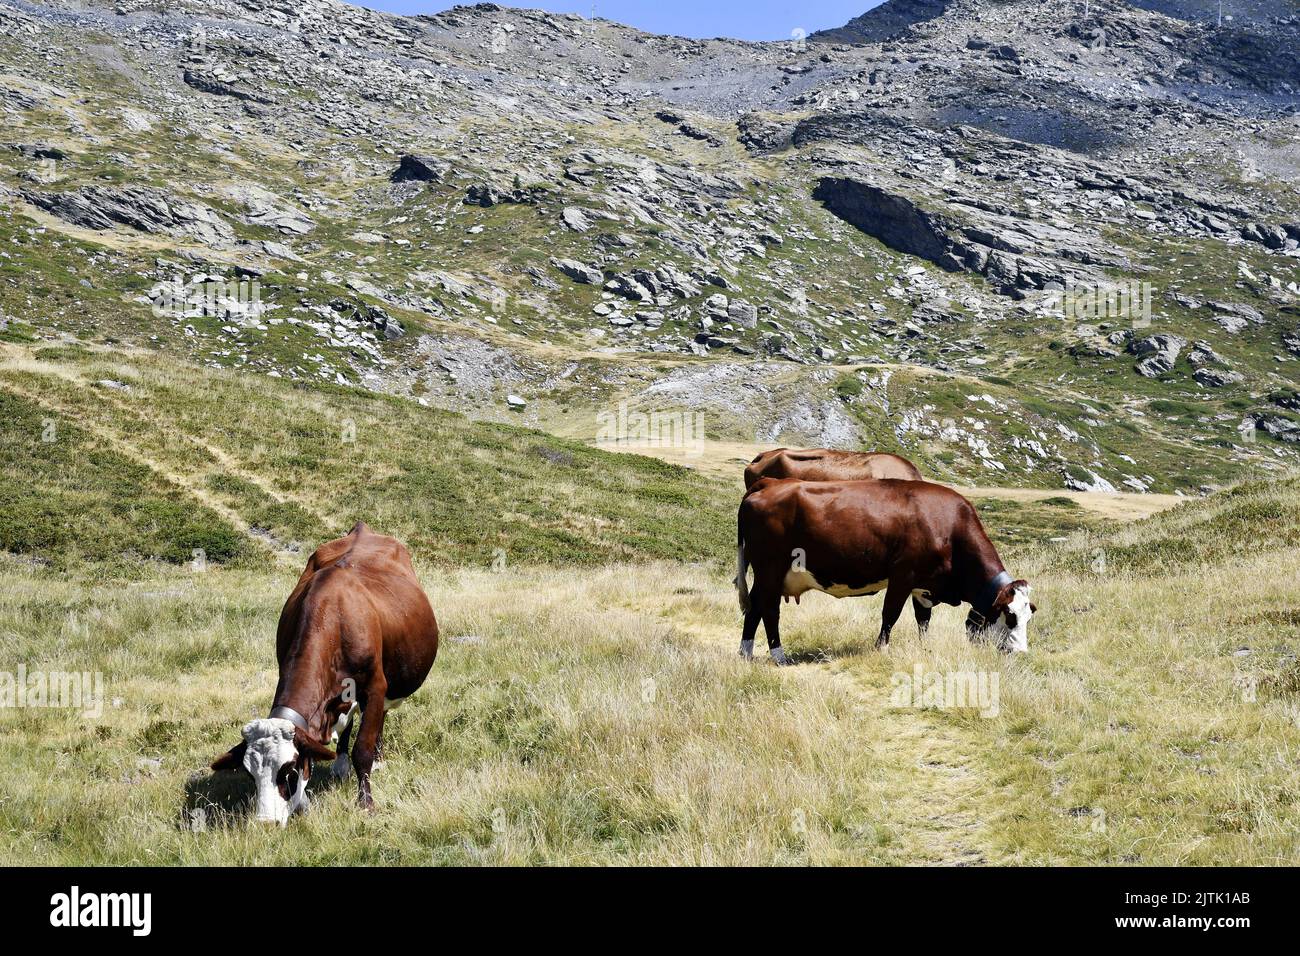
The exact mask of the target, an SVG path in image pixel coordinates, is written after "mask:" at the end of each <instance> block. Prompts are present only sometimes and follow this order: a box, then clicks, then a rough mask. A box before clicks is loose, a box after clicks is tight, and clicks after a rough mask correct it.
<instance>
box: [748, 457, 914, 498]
mask: <svg viewBox="0 0 1300 956" xmlns="http://www.w3.org/2000/svg"><path fill="white" fill-rule="evenodd" d="M761 478H798V479H800V480H802V481H864V480H868V479H877V480H878V479H884V478H898V479H901V480H904V481H920V480H921V472H920V471H919V470H918V469H917V467H916V466H915V465H914V464H912V463H911V462H910V461H908V460H907V459H906V458H904V457H902V456H901V455H894V454H890V453H889V452H879V451H866V452H864V451H837V450H835V449H833V448H776V449H773V450H772V451H765V452H763V453H762V454H761V455H759V456H757V457H756V458H755V459H754V460H753V461H752V462H750V463H749V466H748V467H747V468H746V469H745V488H746V489H749V488H752V487H753V486H754V483H755V482H757V481H758V480H759V479H761Z"/></svg>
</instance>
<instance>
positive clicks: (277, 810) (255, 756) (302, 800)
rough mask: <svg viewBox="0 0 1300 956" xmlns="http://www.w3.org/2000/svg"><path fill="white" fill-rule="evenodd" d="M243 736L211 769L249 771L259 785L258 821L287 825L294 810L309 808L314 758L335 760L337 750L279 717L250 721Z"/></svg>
mask: <svg viewBox="0 0 1300 956" xmlns="http://www.w3.org/2000/svg"><path fill="white" fill-rule="evenodd" d="M243 736H244V741H243V743H241V744H238V745H237V746H235V747H234V748H233V749H231V750H230V751H229V752H227V753H225V754H223V755H222V756H220V757H218V758H217V759H216V760H215V761H214V762H213V764H212V769H213V770H239V769H243V770H245V771H247V772H248V773H249V774H250V775H251V776H252V778H253V783H254V785H255V786H256V787H257V820H258V822H261V823H278V824H280V826H284V825H285V824H287V823H288V822H289V817H290V816H291V815H292V814H294V813H300V812H301V811H303V810H305V809H307V781H308V779H309V778H310V777H311V764H312V760H313V759H318V760H333V759H334V753H333V752H332V751H331V750H329V749H328V748H326V747H324V746H322V745H321V744H318V743H316V742H315V741H312V740H311V739H310V738H308V737H307V735H306V734H304V733H303V732H302V730H300V729H299V728H297V727H295V726H294V724H293V723H292V722H291V721H288V720H284V719H283V718H279V717H265V718H262V719H260V720H252V721H249V722H248V723H247V724H245V725H244V730H243Z"/></svg>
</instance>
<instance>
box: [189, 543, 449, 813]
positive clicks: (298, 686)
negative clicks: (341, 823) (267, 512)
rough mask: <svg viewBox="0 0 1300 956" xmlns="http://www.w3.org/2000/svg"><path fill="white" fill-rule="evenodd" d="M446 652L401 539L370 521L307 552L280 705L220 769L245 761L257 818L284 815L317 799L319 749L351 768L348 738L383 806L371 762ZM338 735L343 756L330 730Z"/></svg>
mask: <svg viewBox="0 0 1300 956" xmlns="http://www.w3.org/2000/svg"><path fill="white" fill-rule="evenodd" d="M437 654H438V622H437V621H436V620H435V619H434V616H433V608H431V607H430V606H429V599H428V598H427V597H425V595H424V591H423V590H421V589H420V582H419V581H418V580H417V579H416V577H415V571H414V569H413V568H412V567H411V556H410V555H409V554H408V553H407V550H406V548H405V547H404V546H403V545H402V544H401V542H399V541H397V540H395V539H393V538H389V537H386V536H384V535H381V534H375V533H374V532H373V531H371V530H370V529H369V528H368V527H366V525H365V524H364V523H361V522H358V523H357V525H356V526H355V527H354V528H353V529H352V530H351V531H350V532H348V535H347V537H344V538H339V539H338V540H337V541H331V542H329V543H328V544H324V545H321V547H320V548H319V549H318V550H317V551H316V553H315V554H313V555H312V556H311V558H310V559H309V560H308V561H307V568H306V570H304V571H303V573H302V577H300V578H299V579H298V584H297V585H296V586H295V587H294V589H293V593H292V594H290V595H289V600H288V601H286V602H285V605H284V610H283V611H281V612H280V625H279V628H278V630H277V632H276V640H275V656H276V659H277V660H278V661H279V664H280V682H279V684H277V685H276V688H275V699H274V700H273V701H272V707H271V714H270V716H269V717H266V718H264V719H261V720H254V721H252V722H250V723H248V724H245V725H244V730H243V735H244V741H243V743H241V744H239V745H238V746H236V747H235V748H234V749H232V750H231V751H230V752H229V753H226V754H224V755H223V756H221V757H219V758H218V759H217V760H216V761H215V762H214V763H213V764H212V769H213V770H234V769H238V768H241V767H242V768H243V769H244V770H247V771H248V772H249V773H250V774H252V776H253V779H254V781H256V783H257V819H258V820H261V821H268V822H275V823H279V824H280V825H281V826H283V825H285V824H286V823H288V821H289V815H290V814H291V813H297V812H299V811H301V810H304V809H306V807H307V780H308V778H309V777H310V776H311V770H312V762H313V761H314V760H333V761H334V766H333V768H332V770H333V772H334V773H335V775H337V776H340V777H342V776H346V775H347V770H348V758H347V748H348V737H349V736H350V735H351V733H352V722H353V718H354V716H355V715H356V712H357V711H358V710H360V711H361V712H362V717H361V730H360V732H359V733H358V734H357V741H356V745H355V746H354V747H353V748H352V766H353V767H355V768H356V773H357V786H358V788H359V795H358V798H359V800H360V803H361V805H362V806H363V807H366V808H367V809H370V808H373V806H374V801H373V800H372V799H371V796H370V771H371V768H372V767H373V766H374V763H375V757H376V755H377V754H378V752H379V749H380V741H381V736H382V734H383V732H384V714H385V713H386V712H387V711H388V710H390V709H392V708H394V707H396V706H397V704H398V703H399V702H400V701H401V700H403V699H404V698H406V697H409V696H410V695H411V694H414V693H415V692H416V691H417V690H418V689H419V688H420V685H421V684H423V683H424V678H425V677H426V676H427V675H428V673H429V668H430V667H432V666H433V659H434V658H435V657H436V656H437ZM335 740H337V741H338V756H337V758H336V757H335V754H334V753H333V752H332V751H331V750H330V749H329V746H327V744H326V741H330V742H333V741H335Z"/></svg>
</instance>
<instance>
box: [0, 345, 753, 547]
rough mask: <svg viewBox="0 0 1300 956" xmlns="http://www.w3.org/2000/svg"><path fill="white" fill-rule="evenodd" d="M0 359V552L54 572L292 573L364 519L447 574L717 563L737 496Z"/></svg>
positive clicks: (13, 353)
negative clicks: (518, 566)
mask: <svg viewBox="0 0 1300 956" xmlns="http://www.w3.org/2000/svg"><path fill="white" fill-rule="evenodd" d="M0 348H4V352H3V353H2V354H3V357H4V360H3V362H2V363H0V408H2V409H3V410H4V415H3V424H0V501H3V502H4V503H5V504H6V507H5V508H4V509H3V511H2V512H0V549H2V550H5V551H10V552H14V553H17V554H20V555H26V556H28V557H30V558H33V559H36V560H38V561H42V562H50V563H53V564H56V565H58V566H60V567H63V568H69V567H72V566H74V565H75V564H76V563H77V562H79V561H81V560H86V559H89V560H92V561H112V562H114V563H117V564H123V563H127V564H129V563H131V562H132V561H134V560H135V559H136V558H150V559H160V560H163V561H170V562H176V561H189V560H191V556H192V552H193V551H194V550H195V549H203V550H204V551H205V552H206V558H207V560H208V561H209V562H215V563H218V564H227V563H230V564H235V565H238V566H252V565H257V564H260V563H265V561H267V560H269V559H271V558H273V557H274V556H276V555H277V554H280V555H281V556H282V557H284V558H285V559H286V560H291V561H295V562H299V561H301V560H304V559H305V557H306V553H309V552H310V551H311V550H312V549H313V548H314V547H315V545H316V544H319V543H320V542H321V541H323V540H328V539H329V538H330V537H332V536H335V535H337V534H340V533H343V532H346V530H347V529H348V528H349V527H350V526H351V525H352V524H353V523H354V522H355V521H357V520H360V519H364V520H366V521H367V522H369V523H370V524H371V525H372V526H373V527H375V528H377V529H383V530H384V531H385V532H387V533H390V534H394V535H397V536H398V537H400V538H402V539H403V540H405V541H406V542H407V543H408V544H409V545H410V547H411V548H412V549H413V550H414V551H415V552H416V553H418V554H420V555H421V556H423V557H424V558H425V559H426V560H429V561H431V562H434V563H438V564H442V565H447V566H472V565H480V566H486V565H488V564H489V563H492V562H494V561H495V562H496V563H497V564H498V565H500V563H501V562H502V561H506V562H510V563H513V562H515V561H520V560H527V561H529V562H532V563H552V564H564V565H592V564H598V563H601V562H605V561H610V560H627V559H631V558H640V559H647V558H676V559H682V560H715V559H716V560H722V559H724V558H726V557H727V555H728V553H729V552H730V550H731V548H732V545H730V544H726V542H728V541H729V540H730V539H731V538H733V537H734V531H731V530H729V529H730V527H731V524H732V522H734V514H733V513H732V509H733V508H734V502H735V497H736V494H735V490H734V489H732V488H728V487H725V486H724V484H723V483H722V482H720V481H717V480H712V479H707V478H703V477H700V476H697V475H695V474H692V473H691V472H690V471H688V470H687V469H685V468H681V467H678V466H675V465H670V464H665V463H663V462H660V461H657V460H654V459H650V458H643V457H638V456H633V455H614V454H608V453H605V452H602V451H599V450H596V449H593V448H590V447H588V446H586V445H584V444H581V443H578V442H574V441H566V440H564V439H559V438H554V437H551V436H549V435H545V434H543V433H540V432H535V431H529V430H527V429H523V428H512V427H507V426H500V425H492V424H482V423H470V422H468V421H466V420H465V419H463V418H461V417H460V416H459V415H456V414H454V413H450V412H446V411H441V410H435V409H428V408H422V407H420V406H419V405H416V404H414V403H411V402H407V401H403V400H400V399H396V398H392V397H389V396H383V395H378V394H375V393H371V392H367V391H363V390H361V389H352V388H346V387H329V386H325V387H316V388H312V389H310V390H308V389H305V388H303V387H301V386H299V387H295V386H293V385H291V384H289V383H284V382H279V381H277V380H275V379H269V378H263V377H254V376H251V375H250V376H230V375H228V374H218V373H214V372H210V371H205V370H201V369H198V368H196V367H193V366H185V365H178V364H176V363H174V362H172V361H170V360H168V359H166V358H164V357H162V356H158V355H153V354H151V353H148V352H132V353H128V354H127V355H125V356H124V355H123V354H122V353H120V352H117V353H113V352H98V351H91V350H88V349H85V348H83V347H80V346H73V347H59V348H50V347H45V348H35V349H32V348H24V347H19V346H0ZM33 487H35V488H38V489H39V491H40V493H38V494H35V495H33V494H32V493H31V491H32V489H33Z"/></svg>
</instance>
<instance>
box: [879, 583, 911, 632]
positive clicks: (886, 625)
mask: <svg viewBox="0 0 1300 956" xmlns="http://www.w3.org/2000/svg"><path fill="white" fill-rule="evenodd" d="M896 581H897V583H895V582H896ZM909 593H910V592H909V591H908V589H907V587H906V586H905V585H903V583H902V580H901V578H900V579H891V580H890V582H889V587H888V588H887V589H886V590H885V606H884V607H883V608H882V609H881V612H880V636H879V637H877V638H876V650H880V649H881V648H885V647H888V646H889V632H890V631H892V630H893V629H894V625H895V624H897V623H898V616H899V615H900V614H902V613H903V606H904V605H905V604H907V597H908V594H909Z"/></svg>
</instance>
